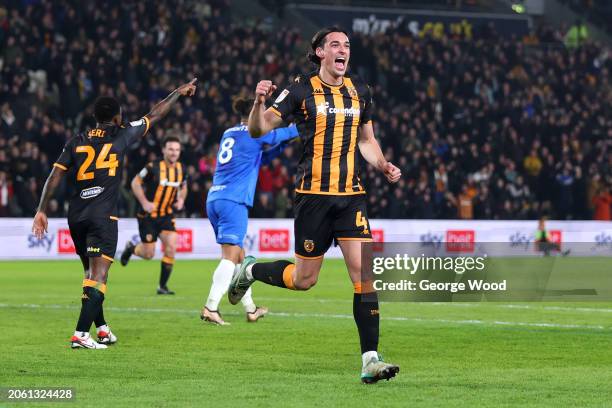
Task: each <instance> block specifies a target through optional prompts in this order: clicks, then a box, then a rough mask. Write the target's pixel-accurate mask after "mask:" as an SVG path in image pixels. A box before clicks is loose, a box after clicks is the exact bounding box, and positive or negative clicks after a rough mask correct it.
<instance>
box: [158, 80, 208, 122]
mask: <svg viewBox="0 0 612 408" xmlns="http://www.w3.org/2000/svg"><path fill="white" fill-rule="evenodd" d="M197 81H198V78H193V79H192V80H191V81H189V83H187V84H184V85H181V86H179V87H178V88H176V89H175V90H174V91H172V92H171V93H170V95H168V96H167V97H166V99H164V100H163V101H161V102H159V103H158V104H157V105H155V106H154V107H153V109H151V112H149V113H147V118H148V119H149V122H150V124H151V125H153V124H154V123H156V122H159V121H160V120H162V119H163V118H164V116H166V115H167V114H168V112H170V109H172V107H173V106H174V104H175V103H176V102H177V101H178V99H179V97H181V96H192V95H194V94H195V91H196V85H195V84H196V82H197Z"/></svg>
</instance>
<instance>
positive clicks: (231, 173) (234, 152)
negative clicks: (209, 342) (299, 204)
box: [200, 97, 298, 325]
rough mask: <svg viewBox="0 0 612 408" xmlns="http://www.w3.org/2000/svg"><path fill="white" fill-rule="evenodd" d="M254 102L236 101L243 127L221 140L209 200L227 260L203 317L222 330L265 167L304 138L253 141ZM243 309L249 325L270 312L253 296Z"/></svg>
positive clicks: (280, 134) (285, 135)
mask: <svg viewBox="0 0 612 408" xmlns="http://www.w3.org/2000/svg"><path fill="white" fill-rule="evenodd" d="M253 102H254V101H253V99H246V98H240V97H238V98H235V99H234V103H233V108H234V112H235V113H237V114H238V115H240V117H241V119H242V121H241V123H239V124H237V125H236V126H234V127H232V128H229V129H227V130H226V131H225V132H224V133H223V136H222V137H221V142H220V143H219V153H218V154H217V168H216V169H215V175H214V177H213V186H212V187H211V189H210V191H209V192H208V198H207V200H206V210H207V213H208V219H209V220H210V222H211V224H212V226H213V229H214V231H215V236H216V239H217V243H218V244H219V245H221V252H222V259H221V261H220V262H219V265H218V266H217V268H216V269H215V272H214V274H213V284H212V286H211V288H210V293H209V295H208V299H207V301H206V305H205V306H204V308H203V309H202V313H201V315H200V317H201V318H202V320H204V321H206V322H209V323H213V324H218V325H224V324H226V323H225V321H224V320H223V318H222V317H221V314H220V313H219V302H220V301H221V297H223V295H224V294H225V292H226V291H227V288H228V287H229V284H230V281H231V279H232V275H233V273H234V268H235V266H236V265H237V264H239V263H240V262H242V259H243V258H244V250H243V249H242V241H243V240H244V236H245V234H246V230H247V224H248V217H249V210H248V207H252V206H253V197H254V195H255V187H256V186H257V176H258V174H259V166H260V165H261V164H262V162H263V163H266V162H269V161H271V160H272V159H273V158H274V157H275V156H277V155H278V154H280V153H281V151H282V149H283V147H284V145H285V144H286V143H287V142H288V141H289V140H291V139H294V138H296V137H297V136H298V132H297V129H296V127H295V126H289V127H287V128H279V129H275V130H273V131H271V132H269V133H268V134H266V135H264V136H262V137H261V138H259V139H253V138H251V136H250V135H249V131H248V129H247V125H246V123H247V120H248V117H249V111H250V110H251V106H253ZM266 146H268V147H266ZM242 305H243V306H244V308H245V311H246V313H247V321H249V322H256V321H257V320H258V319H259V318H260V317H263V315H265V314H266V312H267V309H266V308H264V307H257V306H255V303H254V302H253V299H252V297H251V291H248V292H247V293H246V294H245V296H244V297H243V298H242Z"/></svg>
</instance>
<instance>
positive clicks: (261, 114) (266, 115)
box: [249, 81, 283, 138]
mask: <svg viewBox="0 0 612 408" xmlns="http://www.w3.org/2000/svg"><path fill="white" fill-rule="evenodd" d="M275 90H276V85H274V84H272V81H259V83H258V84H257V88H256V89H255V103H254V104H253V109H251V113H250V114H249V133H250V134H251V136H252V137H255V138H257V137H261V136H262V135H265V134H266V133H268V132H270V131H271V130H273V129H276V128H277V127H280V126H282V124H283V120H282V119H281V118H280V117H278V116H277V115H275V114H274V113H273V112H272V111H270V110H269V109H268V110H266V98H267V97H268V96H270V95H272V94H273V93H274V91H275Z"/></svg>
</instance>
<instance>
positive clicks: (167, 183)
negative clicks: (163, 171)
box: [159, 179, 181, 187]
mask: <svg viewBox="0 0 612 408" xmlns="http://www.w3.org/2000/svg"><path fill="white" fill-rule="evenodd" d="M159 185H160V186H164V187H179V186H180V185H181V183H180V182H178V181H168V180H167V179H164V180H160V182H159Z"/></svg>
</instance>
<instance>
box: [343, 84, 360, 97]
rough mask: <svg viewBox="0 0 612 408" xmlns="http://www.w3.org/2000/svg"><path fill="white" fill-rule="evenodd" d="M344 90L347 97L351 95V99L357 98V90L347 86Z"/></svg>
mask: <svg viewBox="0 0 612 408" xmlns="http://www.w3.org/2000/svg"><path fill="white" fill-rule="evenodd" d="M346 90H347V91H348V93H349V95H351V97H353V98H356V97H357V90H356V89H355V87H354V86H347V87H346Z"/></svg>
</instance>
